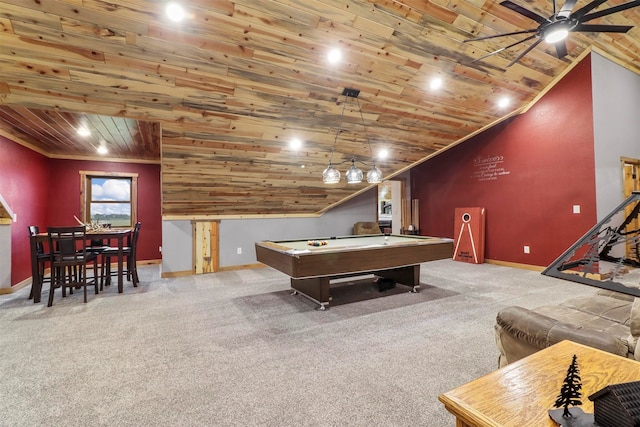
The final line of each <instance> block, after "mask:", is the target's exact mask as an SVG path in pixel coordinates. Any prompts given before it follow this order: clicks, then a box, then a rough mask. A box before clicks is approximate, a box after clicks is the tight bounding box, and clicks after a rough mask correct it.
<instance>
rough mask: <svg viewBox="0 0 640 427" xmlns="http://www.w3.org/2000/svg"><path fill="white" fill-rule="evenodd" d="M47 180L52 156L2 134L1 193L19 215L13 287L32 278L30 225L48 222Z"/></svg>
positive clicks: (14, 228)
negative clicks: (44, 154)
mask: <svg viewBox="0 0 640 427" xmlns="http://www.w3.org/2000/svg"><path fill="white" fill-rule="evenodd" d="M47 182H49V159H47V158H46V157H45V156H43V155H40V154H38V153H36V152H34V151H32V150H29V149H27V148H24V147H23V146H21V145H19V144H16V143H14V142H13V141H10V140H8V139H6V138H3V137H2V136H0V194H2V197H3V198H4V200H5V201H6V202H7V204H8V205H9V208H10V209H11V210H12V211H13V212H14V213H15V214H16V215H17V216H18V220H17V221H16V222H13V223H11V254H10V255H11V285H12V286H13V285H15V284H16V283H18V282H20V281H22V280H24V279H26V278H27V277H31V264H30V263H31V255H30V251H29V238H28V227H29V226H30V225H36V224H42V225H45V224H46V223H47V200H48V198H49V188H48V187H47V185H46V184H47ZM3 227H5V226H3ZM0 256H2V257H5V256H9V254H4V253H3V254H0ZM2 285H6V283H3V284H2Z"/></svg>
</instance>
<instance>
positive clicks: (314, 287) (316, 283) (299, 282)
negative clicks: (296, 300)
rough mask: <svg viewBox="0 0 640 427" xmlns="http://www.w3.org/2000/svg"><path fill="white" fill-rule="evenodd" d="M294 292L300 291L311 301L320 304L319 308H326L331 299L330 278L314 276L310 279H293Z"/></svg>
mask: <svg viewBox="0 0 640 427" xmlns="http://www.w3.org/2000/svg"><path fill="white" fill-rule="evenodd" d="M291 288H292V289H293V293H294V294H296V293H300V294H301V295H303V296H305V297H307V298H309V299H310V300H311V301H313V302H315V303H317V304H320V307H319V310H325V309H326V306H327V305H329V301H331V296H330V295H329V278H328V277H313V278H310V279H293V278H292V279H291Z"/></svg>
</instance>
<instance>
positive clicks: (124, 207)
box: [81, 172, 137, 228]
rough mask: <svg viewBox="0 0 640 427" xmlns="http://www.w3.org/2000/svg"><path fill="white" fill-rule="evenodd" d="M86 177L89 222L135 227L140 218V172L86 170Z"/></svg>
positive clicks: (86, 207) (84, 180)
mask: <svg viewBox="0 0 640 427" xmlns="http://www.w3.org/2000/svg"><path fill="white" fill-rule="evenodd" d="M83 175H84V177H83V179H82V182H83V184H84V185H83V187H84V188H83V189H81V193H82V194H83V195H84V197H83V199H84V200H83V203H82V205H83V208H84V212H83V215H82V217H83V218H84V221H85V222H91V223H97V224H103V225H104V224H110V225H111V227H114V228H115V227H131V226H133V224H134V223H135V222H136V215H135V212H136V205H135V203H136V197H135V195H136V193H137V189H136V186H137V176H136V175H133V174H114V173H109V174H107V173H102V174H101V173H99V172H93V173H89V172H84V174H83Z"/></svg>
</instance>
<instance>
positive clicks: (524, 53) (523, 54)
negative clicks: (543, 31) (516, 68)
mask: <svg viewBox="0 0 640 427" xmlns="http://www.w3.org/2000/svg"><path fill="white" fill-rule="evenodd" d="M540 42H542V39H538V40H537V41H536V42H535V43H532V44H531V46H529V47H528V48H526V49H525V50H523V51H522V53H521V54H520V55H518V56H516V59H514V60H513V61H511V62H509V63H508V64H507V67H506V68H509V67H511V66H512V65H513V64H515V63H516V62H518V61H520V59H521V58H522V57H523V56H525V55H526V54H527V53H529V52H531V50H532V49H533V48H534V47H536V46H538V45H539V44H540Z"/></svg>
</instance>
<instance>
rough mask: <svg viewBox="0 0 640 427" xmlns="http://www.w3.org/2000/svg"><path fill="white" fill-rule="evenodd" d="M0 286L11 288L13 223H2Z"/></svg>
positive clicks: (0, 227) (0, 235) (0, 226)
mask: <svg viewBox="0 0 640 427" xmlns="http://www.w3.org/2000/svg"><path fill="white" fill-rule="evenodd" d="M0 254H3V255H2V256H0V288H6V289H11V256H6V255H4V254H11V224H0Z"/></svg>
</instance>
